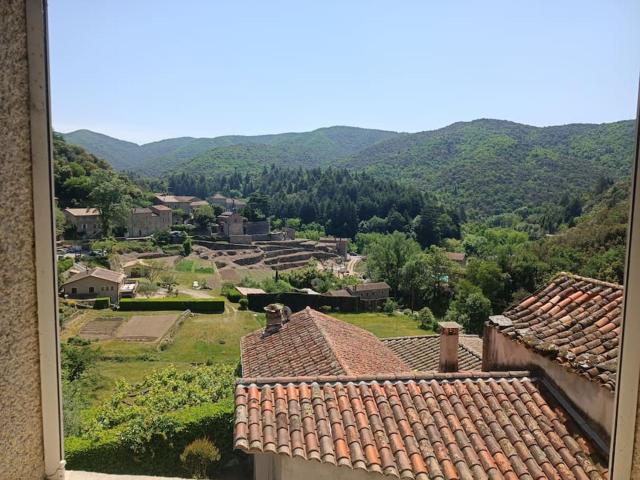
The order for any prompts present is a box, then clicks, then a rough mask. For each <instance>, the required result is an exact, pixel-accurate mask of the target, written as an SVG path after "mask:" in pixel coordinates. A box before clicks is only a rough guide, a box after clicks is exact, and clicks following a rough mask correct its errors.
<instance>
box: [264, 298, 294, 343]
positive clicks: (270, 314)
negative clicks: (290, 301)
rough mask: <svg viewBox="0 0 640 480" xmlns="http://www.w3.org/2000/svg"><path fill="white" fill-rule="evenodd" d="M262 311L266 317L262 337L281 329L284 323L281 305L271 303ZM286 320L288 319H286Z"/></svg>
mask: <svg viewBox="0 0 640 480" xmlns="http://www.w3.org/2000/svg"><path fill="white" fill-rule="evenodd" d="M264 311H265V312H266V316H267V325H266V327H265V328H264V333H263V334H262V336H263V337H266V336H269V335H271V334H273V333H276V332H278V331H279V330H280V328H282V325H283V324H284V323H285V322H286V320H285V316H284V309H283V307H282V305H279V304H277V303H272V304H270V305H267V306H266V307H264ZM287 320H288V319H287Z"/></svg>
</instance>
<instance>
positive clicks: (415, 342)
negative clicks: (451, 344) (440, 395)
mask: <svg viewBox="0 0 640 480" xmlns="http://www.w3.org/2000/svg"><path fill="white" fill-rule="evenodd" d="M382 343H384V344H385V345H386V346H387V347H388V348H390V349H391V350H393V352H395V354H396V355H398V356H399V357H400V358H401V359H402V360H404V361H405V362H406V363H407V364H409V366H410V367H411V369H412V370H417V371H423V372H427V371H437V370H438V369H439V363H440V335H417V336H409V337H391V338H383V339H382ZM481 368H482V339H481V338H479V337H477V336H474V335H460V339H459V343H458V369H459V370H467V371H469V370H481Z"/></svg>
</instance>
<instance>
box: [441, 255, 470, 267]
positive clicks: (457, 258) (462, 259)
mask: <svg viewBox="0 0 640 480" xmlns="http://www.w3.org/2000/svg"><path fill="white" fill-rule="evenodd" d="M445 255H446V256H447V258H448V259H449V260H451V261H452V262H455V263H457V264H458V265H462V266H464V265H465V264H466V263H467V256H466V255H465V254H464V253H461V252H446V253H445Z"/></svg>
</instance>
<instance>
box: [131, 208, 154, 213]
mask: <svg viewBox="0 0 640 480" xmlns="http://www.w3.org/2000/svg"><path fill="white" fill-rule="evenodd" d="M132 213H133V214H134V215H137V214H143V213H153V212H152V211H151V209H150V208H141V207H136V208H134V209H133V210H132Z"/></svg>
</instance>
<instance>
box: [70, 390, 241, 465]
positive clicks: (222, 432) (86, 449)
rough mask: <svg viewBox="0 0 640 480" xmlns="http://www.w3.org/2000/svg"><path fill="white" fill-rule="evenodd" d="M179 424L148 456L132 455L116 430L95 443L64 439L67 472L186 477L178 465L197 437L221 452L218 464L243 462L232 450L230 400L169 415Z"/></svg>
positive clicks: (151, 449)
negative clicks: (235, 460) (209, 441)
mask: <svg viewBox="0 0 640 480" xmlns="http://www.w3.org/2000/svg"><path fill="white" fill-rule="evenodd" d="M169 416H170V417H171V419H172V420H175V421H176V422H177V423H178V425H179V426H178V428H177V429H176V432H175V433H174V434H172V435H170V438H166V439H165V438H155V439H154V440H153V441H152V442H151V443H150V444H149V445H148V447H149V448H148V449H147V453H145V454H134V452H132V451H131V450H130V449H129V448H127V447H126V446H125V445H123V444H122V442H121V440H120V438H119V434H118V431H117V430H112V431H108V432H106V433H104V434H102V435H101V437H100V438H99V439H98V440H91V439H88V438H80V437H67V438H66V439H65V442H64V454H65V459H66V461H67V465H66V466H67V468H68V469H69V470H84V471H90V472H101V473H115V474H130V475H135V474H145V475H164V476H185V477H186V476H187V473H188V472H187V471H186V470H185V469H184V467H183V466H182V464H181V462H180V454H181V453H182V451H183V450H184V448H185V447H186V446H187V445H188V444H189V443H191V442H192V441H193V440H195V439H197V438H202V437H207V438H209V439H210V440H211V441H212V442H213V443H214V444H215V445H216V446H217V447H218V449H220V454H221V456H222V458H221V460H220V462H219V464H218V465H224V464H226V463H228V462H229V461H230V460H232V459H234V458H237V459H238V460H240V461H244V460H246V456H245V455H244V454H242V453H241V452H238V451H235V452H234V450H233V400H232V399H225V400H222V401H220V402H218V403H208V404H203V405H199V406H196V407H189V408H185V409H182V410H179V411H177V412H174V413H171V414H169Z"/></svg>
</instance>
